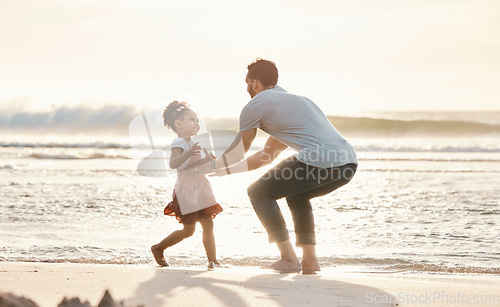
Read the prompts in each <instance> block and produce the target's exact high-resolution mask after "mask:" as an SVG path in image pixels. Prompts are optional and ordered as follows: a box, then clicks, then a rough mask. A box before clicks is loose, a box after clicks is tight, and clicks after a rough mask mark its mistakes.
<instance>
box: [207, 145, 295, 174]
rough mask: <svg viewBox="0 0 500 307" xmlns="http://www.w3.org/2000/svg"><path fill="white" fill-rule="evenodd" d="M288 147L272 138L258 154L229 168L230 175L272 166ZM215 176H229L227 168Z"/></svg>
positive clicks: (218, 171) (217, 172)
mask: <svg viewBox="0 0 500 307" xmlns="http://www.w3.org/2000/svg"><path fill="white" fill-rule="evenodd" d="M287 147H288V146H287V145H285V144H283V143H281V142H280V141H278V140H277V139H275V138H273V137H272V136H270V137H269V138H268V139H267V141H266V145H265V146H264V149H262V150H260V151H258V152H256V153H255V154H253V155H251V156H250V157H248V158H247V159H245V160H243V161H241V162H240V163H238V164H235V165H233V166H231V167H229V168H228V171H229V173H230V174H233V173H242V172H246V171H252V170H255V169H258V168H260V167H262V166H264V165H268V164H271V163H272V162H273V161H274V160H276V158H277V157H278V156H279V155H280V153H281V152H282V151H283V150H285V149H286V148H287ZM215 174H216V175H218V176H224V175H227V174H228V172H227V170H226V169H225V168H222V169H219V170H217V171H216V173H215Z"/></svg>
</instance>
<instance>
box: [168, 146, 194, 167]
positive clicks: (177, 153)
mask: <svg viewBox="0 0 500 307" xmlns="http://www.w3.org/2000/svg"><path fill="white" fill-rule="evenodd" d="M200 150H201V147H200V146H199V145H198V143H195V144H194V145H193V147H191V149H189V150H186V151H184V150H183V149H182V148H180V147H174V148H172V150H171V154H170V164H169V166H170V168H171V169H175V168H178V167H179V166H181V165H182V164H183V163H184V162H186V160H187V159H189V157H191V156H194V155H199V154H200Z"/></svg>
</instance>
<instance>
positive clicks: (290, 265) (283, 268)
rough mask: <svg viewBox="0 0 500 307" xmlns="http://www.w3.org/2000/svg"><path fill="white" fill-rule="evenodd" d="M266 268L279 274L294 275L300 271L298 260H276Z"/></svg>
mask: <svg viewBox="0 0 500 307" xmlns="http://www.w3.org/2000/svg"><path fill="white" fill-rule="evenodd" d="M268 268H270V269H272V270H276V271H278V272H280V273H296V272H300V271H301V269H302V267H301V266H300V262H299V261H298V260H297V261H292V260H287V259H281V260H278V261H276V262H275V263H273V264H271V265H270V266H269V267H268Z"/></svg>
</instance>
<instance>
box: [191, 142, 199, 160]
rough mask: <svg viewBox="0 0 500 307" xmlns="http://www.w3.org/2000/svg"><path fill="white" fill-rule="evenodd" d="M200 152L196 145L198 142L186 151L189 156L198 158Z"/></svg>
mask: <svg viewBox="0 0 500 307" xmlns="http://www.w3.org/2000/svg"><path fill="white" fill-rule="evenodd" d="M200 152H201V147H200V145H198V142H196V143H194V144H193V147H191V149H189V150H188V153H189V156H190V157H191V156H199V155H200Z"/></svg>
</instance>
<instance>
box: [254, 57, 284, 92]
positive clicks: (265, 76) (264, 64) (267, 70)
mask: <svg viewBox="0 0 500 307" xmlns="http://www.w3.org/2000/svg"><path fill="white" fill-rule="evenodd" d="M247 68H248V78H249V79H250V80H254V79H255V80H259V81H260V82H261V83H262V85H264V86H271V85H276V84H277V83H278V68H276V64H274V62H271V61H269V60H264V59H261V58H257V59H256V60H255V61H253V62H252V63H250V64H248V66H247Z"/></svg>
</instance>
